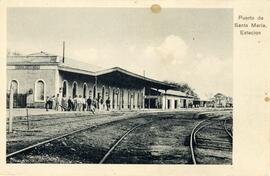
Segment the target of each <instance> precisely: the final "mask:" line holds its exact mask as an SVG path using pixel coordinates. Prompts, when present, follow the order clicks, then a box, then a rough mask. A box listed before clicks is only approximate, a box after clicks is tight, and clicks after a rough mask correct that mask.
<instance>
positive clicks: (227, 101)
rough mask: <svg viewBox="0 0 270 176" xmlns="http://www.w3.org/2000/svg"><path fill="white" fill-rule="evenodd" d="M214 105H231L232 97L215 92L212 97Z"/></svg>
mask: <svg viewBox="0 0 270 176" xmlns="http://www.w3.org/2000/svg"><path fill="white" fill-rule="evenodd" d="M212 101H213V104H214V107H232V106H233V99H232V97H228V96H226V95H224V94H222V93H217V94H215V95H214V97H213V98H212Z"/></svg>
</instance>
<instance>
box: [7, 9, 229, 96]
mask: <svg viewBox="0 0 270 176" xmlns="http://www.w3.org/2000/svg"><path fill="white" fill-rule="evenodd" d="M232 17H233V11H232V9H176V8H175V9H171V8H167V9H164V8H163V9H162V11H161V12H160V13H152V12H151V11H150V10H149V8H9V9H8V15H7V33H8V43H7V46H8V48H9V49H10V50H11V51H17V52H20V53H23V54H30V53H35V52H39V51H45V52H48V53H52V54H59V55H62V41H65V42H66V53H65V55H66V56H67V57H70V58H73V59H77V60H80V61H84V62H87V63H90V64H94V65H98V66H101V67H103V68H110V67H115V66H118V67H122V68H124V69H127V70H129V71H132V72H135V73H138V74H141V75H142V74H143V70H145V72H146V76H147V77H150V78H153V79H158V80H161V81H163V80H170V81H175V82H186V83H188V84H189V85H191V86H192V87H193V88H194V89H195V91H196V92H197V93H199V95H200V97H203V98H205V97H206V96H207V95H210V94H215V93H217V92H220V93H224V94H226V95H228V96H232V94H233V92H232V89H233V85H232V84H233V73H232V71H233V29H232V25H233V19H232Z"/></svg>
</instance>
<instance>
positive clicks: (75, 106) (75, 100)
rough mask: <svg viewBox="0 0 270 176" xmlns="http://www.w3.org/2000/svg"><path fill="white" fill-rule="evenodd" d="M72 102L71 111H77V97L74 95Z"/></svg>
mask: <svg viewBox="0 0 270 176" xmlns="http://www.w3.org/2000/svg"><path fill="white" fill-rule="evenodd" d="M73 101H74V107H73V109H74V111H77V108H78V97H77V95H75V97H74V99H73Z"/></svg>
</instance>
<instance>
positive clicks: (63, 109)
mask: <svg viewBox="0 0 270 176" xmlns="http://www.w3.org/2000/svg"><path fill="white" fill-rule="evenodd" d="M61 111H66V105H65V97H62V98H61Z"/></svg>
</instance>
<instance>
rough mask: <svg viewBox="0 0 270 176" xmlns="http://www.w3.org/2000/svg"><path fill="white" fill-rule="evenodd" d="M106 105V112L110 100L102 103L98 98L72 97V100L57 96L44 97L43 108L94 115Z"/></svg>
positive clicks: (108, 108)
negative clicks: (90, 112)
mask: <svg viewBox="0 0 270 176" xmlns="http://www.w3.org/2000/svg"><path fill="white" fill-rule="evenodd" d="M105 105H106V110H107V111H109V110H110V98H109V97H108V98H107V100H106V101H105V104H104V101H103V100H102V99H101V98H100V97H98V98H97V99H94V98H93V99H92V98H91V97H90V96H89V97H88V98H85V97H82V96H81V95H79V96H77V95H76V96H74V98H72V97H71V96H69V98H66V97H64V96H63V97H60V96H59V94H57V95H56V97H55V96H52V97H49V96H47V97H46V103H45V108H46V111H48V109H55V110H56V111H60V110H61V111H92V113H93V114H95V109H102V108H104V106H105Z"/></svg>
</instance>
